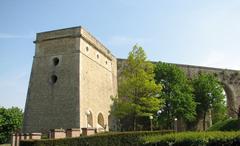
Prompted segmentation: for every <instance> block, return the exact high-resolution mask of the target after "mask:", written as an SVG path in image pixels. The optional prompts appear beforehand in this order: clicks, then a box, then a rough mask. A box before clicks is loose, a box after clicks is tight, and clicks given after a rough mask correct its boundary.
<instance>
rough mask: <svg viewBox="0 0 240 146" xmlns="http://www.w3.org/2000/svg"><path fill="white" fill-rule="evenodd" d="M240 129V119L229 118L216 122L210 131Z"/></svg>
mask: <svg viewBox="0 0 240 146" xmlns="http://www.w3.org/2000/svg"><path fill="white" fill-rule="evenodd" d="M238 130H240V120H238V119H228V120H225V121H220V122H217V123H216V124H214V125H213V126H212V127H210V128H209V129H208V131H238Z"/></svg>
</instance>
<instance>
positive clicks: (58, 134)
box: [49, 129, 66, 139]
mask: <svg viewBox="0 0 240 146" xmlns="http://www.w3.org/2000/svg"><path fill="white" fill-rule="evenodd" d="M49 137H50V138H51V139H59V138H65V137H66V133H65V130H64V129H51V130H50V136H49Z"/></svg>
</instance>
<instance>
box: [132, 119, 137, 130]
mask: <svg viewBox="0 0 240 146" xmlns="http://www.w3.org/2000/svg"><path fill="white" fill-rule="evenodd" d="M136 124H137V119H136V117H135V116H134V117H133V131H136Z"/></svg>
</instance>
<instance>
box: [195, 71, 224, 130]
mask: <svg viewBox="0 0 240 146" xmlns="http://www.w3.org/2000/svg"><path fill="white" fill-rule="evenodd" d="M193 87H194V96H195V101H196V103H197V115H198V118H202V119H203V130H205V129H206V124H205V123H206V116H207V114H208V113H209V111H210V110H211V111H214V112H212V113H213V118H214V119H216V120H218V119H217V118H219V117H223V116H222V115H226V108H225V109H224V106H225V101H224V98H225V96H224V94H223V87H222V85H221V83H220V82H219V81H218V79H217V78H216V77H215V76H214V75H212V74H206V73H201V74H199V75H198V76H196V77H195V78H194V79H193ZM223 118H224V117H223ZM216 120H215V121H216ZM213 121H214V120H213Z"/></svg>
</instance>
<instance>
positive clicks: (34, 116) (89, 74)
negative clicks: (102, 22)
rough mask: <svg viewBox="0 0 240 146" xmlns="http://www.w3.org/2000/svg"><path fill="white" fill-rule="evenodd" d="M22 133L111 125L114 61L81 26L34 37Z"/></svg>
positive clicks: (115, 82) (115, 91) (101, 127)
mask: <svg viewBox="0 0 240 146" xmlns="http://www.w3.org/2000/svg"><path fill="white" fill-rule="evenodd" d="M35 44H36V50H35V56H34V59H33V65H32V71H31V77H30V82H29V87H28V94H27V100H26V105H25V112H24V124H23V132H46V131H48V130H49V129H57V128H63V129H67V128H86V127H93V128H98V129H103V128H105V129H106V130H108V126H109V124H110V123H109V122H108V121H109V120H108V117H109V111H110V105H111V102H112V101H111V99H110V96H115V95H116V94H117V65H116V63H117V61H116V58H115V57H114V56H113V55H112V54H111V53H110V51H109V50H108V49H107V48H106V47H104V46H103V45H102V44H101V43H100V42H99V41H98V40H97V39H95V38H94V37H93V36H92V35H91V34H90V33H88V32H87V31H86V30H85V29H83V28H82V27H74V28H67V29H61V30H55V31H49V32H42V33H38V34H37V37H36V41H35Z"/></svg>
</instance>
